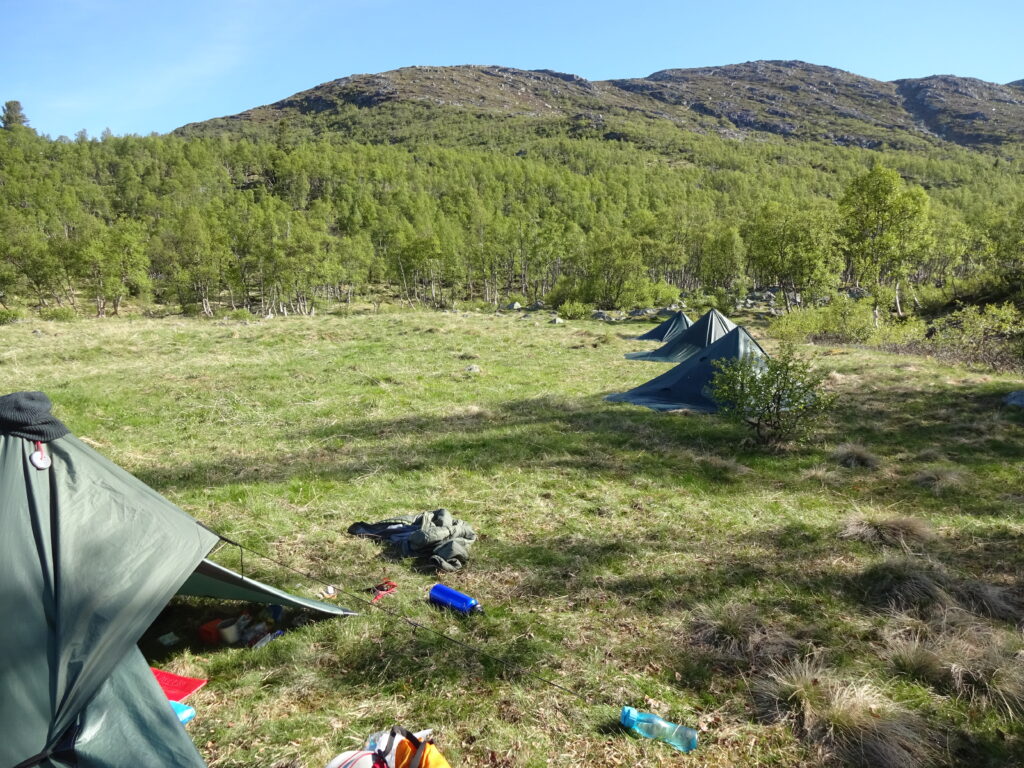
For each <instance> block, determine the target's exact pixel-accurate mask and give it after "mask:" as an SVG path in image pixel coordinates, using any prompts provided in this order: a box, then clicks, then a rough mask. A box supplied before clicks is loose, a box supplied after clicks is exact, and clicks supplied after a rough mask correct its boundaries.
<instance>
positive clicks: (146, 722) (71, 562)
mask: <svg viewBox="0 0 1024 768" xmlns="http://www.w3.org/2000/svg"><path fill="white" fill-rule="evenodd" d="M40 447H41V448H42V450H43V451H44V452H45V454H46V457H47V458H48V460H49V462H50V463H49V466H47V461H46V460H45V459H41V458H40V457H39V448H40ZM0 526H2V531H0V590H2V593H3V594H2V600H0V605H2V606H3V611H4V618H5V622H4V630H3V632H2V633H0V680H2V681H3V691H2V694H0V766H4V768H9V767H11V766H13V767H15V768H30V767H31V766H41V767H42V768H139V767H140V766H151V765H160V766H161V768H193V767H198V766H203V765H205V763H204V762H203V759H202V757H200V755H199V753H198V752H197V751H196V748H195V746H194V745H193V744H192V741H191V739H190V738H189V736H188V734H187V733H186V731H185V729H184V728H183V727H182V726H181V724H180V723H179V722H178V718H177V717H176V716H175V714H174V712H173V710H172V709H171V707H170V706H169V705H168V703H167V699H166V697H165V696H164V695H163V692H162V691H161V690H160V686H159V685H158V684H157V682H156V679H155V678H154V677H153V674H152V672H150V670H149V665H148V664H147V663H146V660H145V659H144V658H143V656H142V654H141V652H140V651H139V650H138V648H137V646H136V643H137V642H138V640H139V638H140V637H141V636H142V634H143V632H145V630H146V629H147V628H148V627H149V625H150V624H151V623H152V622H153V620H154V619H155V618H156V617H157V615H158V614H159V613H160V611H161V610H163V608H164V606H165V605H166V604H167V602H168V600H170V598H171V597H172V596H173V595H174V594H175V593H176V592H178V591H179V590H181V589H182V587H183V585H185V584H186V583H191V586H192V587H193V588H194V589H195V593H196V594H207V595H211V596H216V597H227V598H231V599H241V600H251V601H257V602H267V603H290V604H291V605H301V606H302V607H304V608H311V609H314V610H319V611H322V612H324V613H327V614H344V613H348V612H347V611H345V609H343V608H339V607H337V606H333V605H326V604H323V603H317V602H315V601H312V600H305V599H302V598H296V597H294V596H291V595H287V594H285V593H283V592H280V591H279V590H276V589H274V588H273V587H268V586H267V585H265V584H260V583H259V582H257V581H254V580H252V579H245V578H243V577H242V576H240V575H239V574H235V573H233V572H232V571H229V570H228V569H226V568H221V567H220V566H217V565H215V564H213V563H210V562H209V561H206V560H205V559H204V558H205V557H206V555H207V554H208V553H209V552H210V550H211V549H212V548H213V547H214V545H215V544H217V542H218V540H219V539H218V537H217V535H216V534H214V533H212V532H211V531H209V530H207V529H205V528H204V527H203V526H201V525H200V524H199V523H197V522H196V521H195V520H193V519H192V518H191V517H190V516H189V515H188V514H186V513H185V512H184V511H182V510H181V509H179V508H178V507H176V506H175V505H173V504H172V503H171V502H169V501H168V500H167V499H165V498H164V497H162V496H161V495H160V494H158V493H157V492H156V491H154V490H153V489H151V488H149V487H148V486H147V485H146V484H145V483H143V482H141V481H140V480H138V479H136V478H135V477H132V476H131V475H130V474H128V473H127V472H125V471H124V470H122V469H121V468H119V467H117V466H116V465H114V464H113V463H111V462H110V461H108V460H107V459H105V458H103V457H102V456H100V455H99V454H98V453H96V452H95V451H93V450H92V449H91V448H90V447H89V446H87V445H85V444H84V443H82V442H81V441H80V440H78V439H77V438H75V437H74V436H73V435H71V434H68V432H67V428H66V427H65V426H64V425H63V424H61V423H60V422H59V421H57V420H56V419H55V418H54V417H53V416H52V415H51V413H50V401H49V399H48V398H47V397H46V396H45V395H44V394H42V393H41V392H18V393H15V394H13V395H7V396H5V397H0Z"/></svg>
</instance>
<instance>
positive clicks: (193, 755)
mask: <svg viewBox="0 0 1024 768" xmlns="http://www.w3.org/2000/svg"><path fill="white" fill-rule="evenodd" d="M75 758H76V761H75V762H74V763H72V764H71V765H73V766H74V768H122V766H123V767H124V768H127V767H128V766H132V767H133V768H140V767H141V766H149V765H154V764H158V765H160V767H161V768H202V767H203V766H205V765H206V762H205V761H204V760H203V758H202V756H201V755H200V754H199V752H198V750H196V747H195V745H194V744H193V743H192V739H191V738H190V737H189V735H188V731H186V730H185V729H184V728H183V727H182V725H181V722H180V721H179V720H178V716H177V714H175V712H174V708H173V707H172V706H171V703H170V702H169V701H168V700H167V697H166V696H164V692H163V691H162V690H161V689H160V684H159V683H158V682H157V680H156V678H155V677H153V673H152V672H151V671H150V670H149V665H148V664H147V663H146V659H145V658H144V657H143V656H142V653H141V652H140V651H139V650H138V648H132V649H131V651H129V652H128V654H127V655H126V656H125V657H124V659H122V661H121V663H120V664H119V665H118V666H117V667H116V668H115V669H114V671H113V673H112V674H111V675H110V677H108V678H107V680H106V681H104V684H103V685H102V686H101V687H100V689H99V691H98V692H97V694H96V696H94V697H93V699H92V701H90V702H89V705H88V706H87V707H86V708H85V711H84V712H83V713H82V717H81V730H80V731H79V734H78V739H77V740H76V742H75ZM61 768H63V766H61Z"/></svg>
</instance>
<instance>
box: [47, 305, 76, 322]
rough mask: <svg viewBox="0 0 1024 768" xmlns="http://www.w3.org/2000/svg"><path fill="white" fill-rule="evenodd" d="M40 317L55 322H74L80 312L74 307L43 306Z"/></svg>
mask: <svg viewBox="0 0 1024 768" xmlns="http://www.w3.org/2000/svg"><path fill="white" fill-rule="evenodd" d="M39 317H40V318H41V319H43V320H49V321H51V322H54V323H73V322H74V321H75V320H77V319H78V313H77V312H75V310H74V309H73V308H72V307H42V308H40V310H39Z"/></svg>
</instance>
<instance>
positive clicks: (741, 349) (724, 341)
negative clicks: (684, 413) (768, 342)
mask: <svg viewBox="0 0 1024 768" xmlns="http://www.w3.org/2000/svg"><path fill="white" fill-rule="evenodd" d="M747 355H753V356H755V357H758V358H765V357H767V356H768V355H767V354H766V353H765V351H764V350H763V349H761V345H760V344H758V343H757V342H756V341H754V337H753V336H751V335H750V334H749V333H747V330H746V329H745V328H742V327H740V326H737V327H735V328H733V329H732V330H731V331H729V333H727V334H726V335H725V336H723V337H722V338H720V339H719V340H718V341H716V342H715V343H714V344H712V345H711V346H710V347H708V348H707V349H705V350H702V354H700V355H694V356H692V357H690V358H689V359H688V360H686V361H685V362H683V363H680V364H679V365H677V366H676V367H675V368H672V369H671V370H669V371H666V372H665V373H663V374H661V376H658V377H656V378H654V379H651V380H650V381H648V382H647V383H646V384H641V385H640V386H639V387H634V388H633V389H631V390H629V391H628V392H619V393H616V394H612V395H608V396H607V397H606V398H605V400H610V401H612V402H622V403H633V404H634V405H644V406H647V407H648V408H652V409H654V410H656V411H673V410H676V409H684V408H685V409H687V410H691V411H703V412H707V413H714V412H715V411H717V410H718V404H717V403H716V402H715V401H714V400H713V399H712V398H711V394H710V391H709V385H710V384H711V379H712V377H714V375H715V372H716V370H717V369H716V368H715V365H714V363H715V361H716V360H736V359H739V358H741V357H745V356H747Z"/></svg>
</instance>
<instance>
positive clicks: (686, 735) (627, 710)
mask: <svg viewBox="0 0 1024 768" xmlns="http://www.w3.org/2000/svg"><path fill="white" fill-rule="evenodd" d="M619 720H620V722H621V723H622V725H623V726H625V727H626V728H628V729H629V730H631V731H633V733H635V734H638V735H640V736H643V737H645V738H648V739H657V740H658V741H664V742H665V743H666V744H671V745H672V746H673V747H675V748H676V749H678V750H679V751H680V752H692V751H693V750H695V749H696V748H697V732H696V731H695V730H693V728H687V727H686V726H685V725H676V724H675V723H670V722H669V721H668V720H663V719H662V718H660V717H658V716H657V715H652V714H651V713H650V712H640V711H639V710H636V709H633V707H623V708H622V716H621V717H620V718H619Z"/></svg>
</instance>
